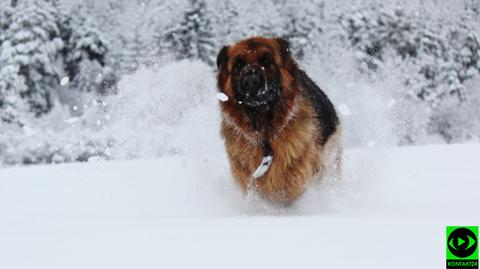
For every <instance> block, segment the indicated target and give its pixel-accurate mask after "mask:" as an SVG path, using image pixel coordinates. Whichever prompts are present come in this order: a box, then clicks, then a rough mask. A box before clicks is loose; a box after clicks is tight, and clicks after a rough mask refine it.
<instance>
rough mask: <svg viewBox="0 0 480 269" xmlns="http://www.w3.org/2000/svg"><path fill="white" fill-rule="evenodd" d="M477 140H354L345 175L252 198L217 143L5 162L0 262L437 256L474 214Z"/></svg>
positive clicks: (119, 264) (415, 262) (420, 262)
mask: <svg viewBox="0 0 480 269" xmlns="http://www.w3.org/2000/svg"><path fill="white" fill-rule="evenodd" d="M479 151H480V144H463V145H449V146H418V147H404V148H375V149H370V148H363V149H351V150H348V151H347V152H346V156H345V168H344V169H345V170H344V172H345V177H344V181H343V183H342V184H340V185H338V184H331V183H330V182H329V181H328V180H325V181H324V182H322V183H320V184H316V185H314V186H313V187H312V188H311V189H310V190H309V191H308V192H307V193H305V195H304V196H303V197H302V198H301V199H300V200H299V201H298V203H296V204H294V206H292V207H291V208H277V207H275V206H271V205H269V204H265V203H261V202H259V201H249V200H248V199H247V198H245V197H244V196H243V195H242V194H241V193H239V191H238V190H237V188H236V187H235V186H234V184H233V180H232V179H231V178H230V175H229V171H228V165H227V163H226V161H225V158H224V156H223V157H222V156H220V157H213V156H212V155H210V154H205V155H203V156H202V158H200V157H199V158H197V159H195V160H192V159H189V158H186V157H182V156H180V155H176V156H172V157H164V158H159V159H141V160H133V161H112V162H102V161H99V162H92V163H76V164H61V165H53V166H35V167H27V168H20V167H18V168H6V169H2V170H0V238H1V240H0V267H1V268H132V267H134V268H172V267H174V268H176V267H184V268H185V267H186V268H191V267H202V268H203V267H208V268H245V267H255V268H256V267H269V268H271V267H275V268H292V267H301V268H319V267H333V266H335V267H336V268H366V267H374V268H385V267H388V268H411V267H415V268H417V267H418V268H440V267H442V266H444V262H445V260H444V259H445V257H444V255H445V254H444V251H445V244H444V240H445V239H444V236H445V235H444V234H445V226H446V225H454V224H459V225H467V224H470V225H478V223H479V221H480V215H479V214H478V212H480V201H479V200H480V199H479V196H478V189H479V188H480V181H479V178H480V167H479V166H478V165H477V161H476V159H477V158H476V156H477V154H478V152H479Z"/></svg>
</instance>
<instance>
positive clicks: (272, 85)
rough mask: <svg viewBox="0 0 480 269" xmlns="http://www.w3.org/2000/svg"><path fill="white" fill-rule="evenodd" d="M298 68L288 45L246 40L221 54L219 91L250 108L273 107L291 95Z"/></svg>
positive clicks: (264, 40) (276, 41)
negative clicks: (290, 90)
mask: <svg viewBox="0 0 480 269" xmlns="http://www.w3.org/2000/svg"><path fill="white" fill-rule="evenodd" d="M295 67H296V64H295V63H294V61H293V59H292V57H291V54H290V49H289V44H288V42H287V41H285V40H283V39H280V38H262V37H254V38H249V39H245V40H242V41H240V42H238V43H236V44H234V45H232V46H225V47H223V48H222V49H221V50H220V52H219V54H218V56H217V68H218V87H219V89H220V90H221V91H222V92H224V93H225V94H226V95H227V96H228V97H229V98H230V99H232V98H233V100H235V101H236V102H237V103H238V104H241V105H246V106H248V107H251V108H257V107H261V106H266V105H267V106H271V105H272V104H275V103H276V102H277V101H278V100H279V98H280V97H281V96H282V95H284V94H286V93H287V92H288V91H289V88H290V87H289V86H290V83H291V81H293V74H292V70H293V69H294V68H295Z"/></svg>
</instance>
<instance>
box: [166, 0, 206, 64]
mask: <svg viewBox="0 0 480 269" xmlns="http://www.w3.org/2000/svg"><path fill="white" fill-rule="evenodd" d="M162 46H164V47H166V49H168V50H170V51H173V52H174V53H175V55H176V56H177V58H179V59H186V58H191V59H200V60H202V61H204V62H206V63H208V64H210V65H213V63H214V58H215V52H214V48H215V44H214V38H213V33H212V29H211V25H210V20H209V18H208V14H207V10H206V4H205V1H204V0H190V7H189V8H188V9H187V10H186V11H185V14H184V17H183V20H182V22H181V23H180V24H179V25H178V26H177V25H172V26H171V28H170V29H168V30H167V31H166V34H165V35H164V37H163V42H162Z"/></svg>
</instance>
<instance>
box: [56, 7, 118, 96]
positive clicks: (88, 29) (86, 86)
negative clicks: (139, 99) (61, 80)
mask: <svg viewBox="0 0 480 269" xmlns="http://www.w3.org/2000/svg"><path fill="white" fill-rule="evenodd" d="M71 12H72V13H71V14H68V16H66V17H65V18H67V19H65V20H64V22H63V24H62V25H63V26H62V38H63V39H64V42H65V48H64V50H63V51H62V54H63V57H64V65H65V71H66V73H67V75H68V77H69V79H70V80H71V83H70V85H69V87H70V88H72V89H75V90H78V91H82V92H95V91H97V92H102V91H103V90H104V83H105V81H106V80H107V79H108V78H106V77H107V76H109V75H111V74H110V73H111V69H110V68H108V67H107V65H106V54H107V52H108V48H107V41H106V39H105V38H104V36H103V34H102V33H101V32H100V31H99V30H98V28H97V27H96V24H95V23H94V22H93V21H92V19H91V18H90V17H89V16H88V13H87V10H85V9H84V8H83V7H82V6H77V8H75V9H72V11H71Z"/></svg>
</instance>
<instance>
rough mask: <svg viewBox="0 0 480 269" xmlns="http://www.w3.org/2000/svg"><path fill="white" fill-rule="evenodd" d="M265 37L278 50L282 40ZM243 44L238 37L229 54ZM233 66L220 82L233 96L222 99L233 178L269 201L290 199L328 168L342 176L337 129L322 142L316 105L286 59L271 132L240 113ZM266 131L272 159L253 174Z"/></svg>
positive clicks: (261, 151) (240, 49) (338, 132)
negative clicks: (257, 174) (257, 127)
mask: <svg viewBox="0 0 480 269" xmlns="http://www.w3.org/2000/svg"><path fill="white" fill-rule="evenodd" d="M262 41H265V42H267V41H268V42H269V43H268V44H269V45H271V46H272V47H274V48H276V50H277V51H278V45H277V44H276V43H275V42H274V41H273V40H272V39H262ZM242 47H243V46H242V43H241V42H240V43H238V44H236V45H235V46H233V47H232V48H230V50H229V57H232V56H234V55H235V54H236V53H241V52H242ZM252 57H253V56H252ZM275 61H276V62H278V63H281V61H282V59H281V57H280V55H279V53H276V54H275ZM230 65H231V63H229V65H228V66H227V70H224V71H223V72H220V73H219V75H218V79H219V85H220V86H221V88H222V89H223V91H224V93H225V94H227V95H228V96H229V100H228V101H227V102H224V103H222V104H221V108H222V112H223V118H222V123H221V133H222V136H223V137H224V139H225V146H226V151H227V154H228V157H229V162H230V168H231V171H232V174H233V177H234V178H235V180H236V182H237V183H238V185H239V186H240V187H241V188H242V190H244V191H245V192H246V191H247V190H248V189H249V188H254V189H255V190H256V191H258V192H259V193H260V194H261V195H263V196H264V197H265V198H267V199H269V200H271V201H275V202H278V203H281V204H290V203H292V202H293V201H295V200H296V199H297V198H298V197H299V196H300V195H301V194H302V193H303V192H304V191H305V190H306V188H307V187H308V185H309V184H310V183H311V181H312V180H313V179H314V178H320V177H322V176H323V175H324V173H325V170H326V168H329V167H336V170H337V174H338V175H340V168H339V167H340V164H341V149H340V147H339V140H340V131H339V128H337V131H336V133H335V134H334V135H332V136H331V138H330V139H329V140H328V141H327V143H326V144H325V145H322V144H321V143H320V142H319V141H320V140H321V137H319V136H320V133H321V132H320V130H319V128H320V127H319V126H320V125H319V122H318V120H317V118H316V114H315V110H314V108H313V106H312V104H311V103H310V101H309V100H308V99H307V98H305V97H304V95H303V94H302V93H301V91H302V89H301V88H299V86H298V85H297V83H296V82H295V80H294V79H293V77H292V76H291V74H290V73H289V72H288V69H287V67H286V66H287V64H286V63H283V66H285V68H284V69H282V70H281V74H282V75H281V77H282V85H283V88H284V89H285V91H284V92H282V103H281V105H280V109H279V112H278V113H276V114H275V115H274V118H273V130H271V131H270V132H268V133H267V134H265V133H260V132H258V131H255V130H253V129H252V127H251V124H250V122H249V118H248V117H247V116H246V115H244V114H242V113H240V112H239V109H238V105H237V104H236V102H235V99H234V96H233V91H232V88H231V85H230V84H231V83H230V79H231V78H230V76H229V70H230V68H231V67H230ZM265 135H266V136H267V140H268V142H269V143H270V146H271V148H272V150H273V152H274V157H273V162H272V164H271V166H270V168H269V169H268V170H267V172H266V173H265V174H264V175H263V176H261V177H260V178H257V179H253V178H252V177H251V176H252V174H253V172H254V171H255V169H256V168H257V167H258V165H259V164H260V162H261V160H262V158H263V149H262V146H261V143H262V140H263V139H265ZM332 160H333V161H332Z"/></svg>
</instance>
